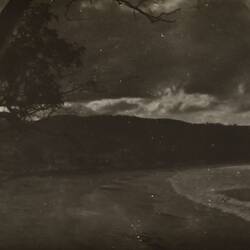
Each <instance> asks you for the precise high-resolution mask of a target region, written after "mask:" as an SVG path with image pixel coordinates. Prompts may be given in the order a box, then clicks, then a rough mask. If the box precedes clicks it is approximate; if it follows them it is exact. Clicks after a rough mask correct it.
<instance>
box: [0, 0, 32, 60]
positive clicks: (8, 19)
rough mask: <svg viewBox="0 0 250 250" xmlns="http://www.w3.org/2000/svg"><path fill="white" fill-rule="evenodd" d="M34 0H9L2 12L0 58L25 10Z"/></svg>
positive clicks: (0, 18)
mask: <svg viewBox="0 0 250 250" xmlns="http://www.w3.org/2000/svg"><path fill="white" fill-rule="evenodd" d="M32 1H33V0H9V2H8V3H7V4H6V6H5V7H4V9H3V10H2V12H1V14H0V59H1V57H2V56H3V54H4V52H5V50H6V49H7V48H8V46H9V43H10V41H11V36H12V33H13V31H14V30H15V27H16V26H17V24H18V22H19V20H20V18H21V17H22V15H23V13H24V11H25V10H26V9H27V8H28V7H29V5H30V3H31V2H32Z"/></svg>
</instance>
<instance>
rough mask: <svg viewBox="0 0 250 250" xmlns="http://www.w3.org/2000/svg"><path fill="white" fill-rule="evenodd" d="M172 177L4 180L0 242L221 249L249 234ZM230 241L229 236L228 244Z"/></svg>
mask: <svg viewBox="0 0 250 250" xmlns="http://www.w3.org/2000/svg"><path fill="white" fill-rule="evenodd" d="M171 176H172V174H171V173H169V172H166V171H165V172H154V173H153V172H131V173H113V174H106V175H92V176H83V175H71V176H40V177H39V176H31V177H25V178H16V179H13V180H9V181H7V182H5V183H3V184H2V186H1V189H0V221H1V225H2V226H1V231H0V249H84V250H85V249H109V250H110V249H118V250H120V249H121V250H123V249H132V250H133V249H152V250H155V249H171V250H175V249H178V250H181V249H200V246H202V245H204V244H206V249H216V247H218V249H221V248H219V247H221V245H220V244H222V243H223V244H227V243H225V239H227V238H229V239H231V240H234V241H236V240H238V241H240V242H241V243H240V245H241V244H246V241H249V237H248V235H249V232H250V230H249V229H250V227H249V225H248V224H245V223H244V222H242V221H241V220H238V219H237V218H231V217H228V215H223V216H221V214H220V213H219V212H217V211H215V210H213V209H207V208H204V207H203V206H200V205H198V204H195V203H193V202H191V201H189V200H187V199H185V198H183V197H182V196H180V195H178V194H177V193H176V192H174V190H173V188H172V186H171V183H170V182H169V178H170V177H171ZM228 218H230V220H229V219H228ZM218 222H219V224H218ZM230 225H233V229H230V231H229V230H227V228H229V227H230ZM242 231H243V232H242ZM221 232H223V233H221ZM211 238H212V239H214V240H212V241H211ZM240 245H239V246H240ZM232 246H233V244H232V242H228V247H227V249H233V248H230V247H232Z"/></svg>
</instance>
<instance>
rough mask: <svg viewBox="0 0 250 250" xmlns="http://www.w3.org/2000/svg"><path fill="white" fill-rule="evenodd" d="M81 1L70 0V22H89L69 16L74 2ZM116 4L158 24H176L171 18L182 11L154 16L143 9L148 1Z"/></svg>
mask: <svg viewBox="0 0 250 250" xmlns="http://www.w3.org/2000/svg"><path fill="white" fill-rule="evenodd" d="M77 1H79V0H70V1H69V2H68V3H67V5H66V9H65V14H64V16H65V18H66V19H67V20H68V21H83V20H87V19H86V18H83V17H80V18H71V17H70V16H69V12H70V9H71V7H72V5H73V4H74V2H77ZM89 1H90V4H93V0H89ZM112 1H114V2H116V3H118V4H119V5H123V6H125V7H127V8H129V9H131V10H132V11H133V13H134V15H135V13H138V14H140V15H142V16H144V17H146V18H147V19H148V20H149V21H150V22H151V23H156V22H165V23H173V22H175V20H174V19H170V18H169V16H171V15H174V14H175V13H177V12H179V11H180V10H181V9H180V8H177V9H174V10H172V11H169V12H162V13H160V14H157V15H155V14H153V13H150V12H148V11H146V10H144V8H143V4H144V3H146V2H147V1H148V0H140V1H139V2H138V3H137V4H133V3H132V2H131V1H130V0H112Z"/></svg>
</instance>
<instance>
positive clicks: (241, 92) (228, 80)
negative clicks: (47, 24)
mask: <svg viewBox="0 0 250 250" xmlns="http://www.w3.org/2000/svg"><path fill="white" fill-rule="evenodd" d="M66 2H68V0H61V1H55V3H54V6H53V11H54V12H56V13H57V14H58V15H59V16H60V18H59V20H58V21H54V22H53V23H51V27H53V28H56V29H57V30H58V32H59V34H60V36H62V37H64V38H66V39H68V40H70V41H73V42H77V43H79V44H81V45H84V46H85V47H86V52H85V53H84V55H83V58H82V60H83V66H82V68H81V70H79V71H78V73H77V74H76V75H75V76H73V77H72V78H71V79H66V80H65V82H66V83H67V81H75V82H81V83H83V84H84V83H86V82H88V81H89V80H93V81H94V82H95V83H94V84H92V85H91V86H87V88H86V91H85V92H84V93H82V94H81V96H78V97H77V98H75V99H74V100H73V101H74V103H73V104H72V103H71V104H68V105H67V109H68V110H69V111H72V110H74V111H77V112H78V113H80V114H82V115H94V114H112V115H116V114H125V115H136V116H141V117H148V118H175V119H183V120H186V121H191V122H222V123H237V124H250V1H247V0H207V1H206V0H200V1H197V0H159V1H158V3H157V1H152V0H150V1H149V2H150V3H149V4H148V5H147V8H149V9H150V10H151V11H155V13H159V12H162V11H165V12H167V11H171V10H174V9H176V8H181V11H180V12H178V13H176V14H175V15H174V16H171V18H172V19H175V20H176V22H174V23H171V24H168V23H155V24H152V23H150V22H149V21H148V20H147V19H146V18H145V17H143V16H140V15H139V14H135V15H134V14H133V13H132V12H131V11H130V10H129V9H127V8H126V7H124V6H118V5H117V4H116V3H114V1H112V0H92V1H90V0H79V1H75V3H74V4H72V6H71V8H70V9H69V11H68V12H67V18H65V3H66ZM91 2H92V4H91Z"/></svg>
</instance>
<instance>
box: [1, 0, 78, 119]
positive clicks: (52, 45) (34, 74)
mask: <svg viewBox="0 0 250 250" xmlns="http://www.w3.org/2000/svg"><path fill="white" fill-rule="evenodd" d="M52 18H53V15H52V14H51V13H50V12H49V5H48V4H44V3H41V4H39V5H32V6H31V7H30V8H29V9H28V10H26V11H25V13H24V15H23V17H22V19H21V21H20V23H19V24H18V25H17V26H16V27H15V28H14V30H13V33H12V37H11V40H10V41H9V45H8V47H7V48H6V50H5V52H4V53H3V54H2V57H1V59H0V63H1V67H0V106H2V107H5V108H6V109H7V110H8V111H9V112H10V114H11V115H12V116H14V117H15V118H17V119H27V118H28V117H30V116H32V115H34V114H35V113H37V112H45V111H46V112H47V113H49V112H51V111H53V110H54V109H56V108H57V107H59V106H60V105H61V104H62V103H63V98H64V94H65V93H64V92H63V90H62V89H61V88H60V85H59V83H58V82H59V80H60V79H61V78H63V77H64V75H65V74H69V73H71V72H72V71H73V70H74V69H75V68H77V67H79V66H80V65H81V53H82V52H83V48H81V47H78V46H77V45H76V44H72V43H68V42H67V41H65V40H64V39H62V38H59V37H58V35H57V33H56V31H55V30H52V29H50V28H48V22H49V21H50V20H51V19H52Z"/></svg>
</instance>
